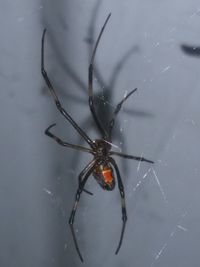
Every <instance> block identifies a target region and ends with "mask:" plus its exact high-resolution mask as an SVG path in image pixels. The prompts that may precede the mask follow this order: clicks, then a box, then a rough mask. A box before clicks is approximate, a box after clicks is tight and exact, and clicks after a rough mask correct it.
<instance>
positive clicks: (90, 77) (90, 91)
mask: <svg viewBox="0 0 200 267" xmlns="http://www.w3.org/2000/svg"><path fill="white" fill-rule="evenodd" d="M110 16H111V13H110V14H109V15H108V17H107V18H106V21H105V22H104V25H103V27H102V29H101V31H100V33H99V36H98V38H97V41H96V43H95V47H94V50H93V53H92V57H91V61H90V65H89V69H88V94H89V107H90V111H91V113H92V116H93V118H94V121H95V123H96V125H97V128H98V129H99V131H100V133H101V134H102V137H103V138H105V139H107V137H108V134H107V132H106V130H105V129H104V128H103V126H102V124H101V122H100V121H99V118H98V117H97V114H96V110H95V106H94V97H93V64H94V57H95V54H96V50H97V47H98V44H99V41H100V39H101V36H102V34H103V31H104V29H105V27H106V24H107V22H108V20H109V18H110Z"/></svg>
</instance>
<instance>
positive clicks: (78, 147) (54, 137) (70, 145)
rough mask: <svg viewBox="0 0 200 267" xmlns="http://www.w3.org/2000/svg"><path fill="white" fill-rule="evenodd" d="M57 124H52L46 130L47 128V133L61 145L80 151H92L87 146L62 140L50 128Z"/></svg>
mask: <svg viewBox="0 0 200 267" xmlns="http://www.w3.org/2000/svg"><path fill="white" fill-rule="evenodd" d="M55 125H56V123H54V124H52V125H50V126H49V127H48V128H47V129H46V130H45V134H46V135H48V136H49V137H51V138H52V139H54V140H55V141H56V142H57V143H58V144H59V145H61V146H66V147H70V148H73V149H76V150H80V151H84V152H88V153H92V150H91V149H89V148H86V147H82V146H78V145H73V144H70V143H67V142H64V141H62V140H61V139H60V138H59V137H57V136H56V135H54V134H52V133H51V132H50V131H49V130H50V129H51V128H52V127H54V126H55Z"/></svg>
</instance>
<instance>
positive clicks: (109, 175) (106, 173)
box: [93, 162, 115, 191]
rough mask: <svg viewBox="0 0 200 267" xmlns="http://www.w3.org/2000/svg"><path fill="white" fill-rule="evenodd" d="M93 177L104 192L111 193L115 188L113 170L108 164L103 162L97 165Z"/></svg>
mask: <svg viewBox="0 0 200 267" xmlns="http://www.w3.org/2000/svg"><path fill="white" fill-rule="evenodd" d="M93 176H94V178H95V179H96V181H97V182H98V184H99V185H100V186H101V187H102V188H103V189H104V190H107V191H112V190H113V189H114V188H115V178H114V174H113V169H112V167H111V166H110V164H109V163H107V162H105V163H101V164H100V165H98V166H97V167H96V168H95V170H94V172H93Z"/></svg>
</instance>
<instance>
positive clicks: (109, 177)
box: [102, 170, 113, 183]
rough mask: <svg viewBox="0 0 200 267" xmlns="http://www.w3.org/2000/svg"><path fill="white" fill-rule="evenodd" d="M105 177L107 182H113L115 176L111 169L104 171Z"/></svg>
mask: <svg viewBox="0 0 200 267" xmlns="http://www.w3.org/2000/svg"><path fill="white" fill-rule="evenodd" d="M102 174H103V177H104V179H105V182H106V183H112V181H113V176H112V172H111V170H104V171H102Z"/></svg>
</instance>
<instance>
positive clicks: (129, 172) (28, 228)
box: [0, 0, 200, 267]
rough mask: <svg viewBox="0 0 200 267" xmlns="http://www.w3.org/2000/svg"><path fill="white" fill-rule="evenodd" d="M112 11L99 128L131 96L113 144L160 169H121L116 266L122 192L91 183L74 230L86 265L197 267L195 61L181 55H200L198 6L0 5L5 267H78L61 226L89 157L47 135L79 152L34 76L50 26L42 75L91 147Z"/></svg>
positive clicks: (122, 163)
mask: <svg viewBox="0 0 200 267" xmlns="http://www.w3.org/2000/svg"><path fill="white" fill-rule="evenodd" d="M109 12H112V16H111V19H110V21H109V23H108V25H107V27H106V30H105V33H104V34H103V37H102V40H101V43H100V45H99V48H98V52H97V56H96V58H95V66H96V70H97V78H96V79H95V81H94V87H95V92H97V93H98V95H97V97H96V99H97V104H98V102H99V105H98V106H99V108H98V110H99V111H100V113H101V114H103V116H102V120H103V121H104V122H106V119H107V118H108V117H109V115H110V114H111V113H110V112H111V111H113V106H114V105H115V104H117V102H119V101H120V100H121V99H122V98H123V96H124V94H126V93H127V92H129V91H130V90H132V89H133V88H135V87H137V88H138V91H137V93H135V94H134V95H133V96H132V97H131V98H130V99H129V100H128V101H127V102H126V104H125V106H124V109H123V111H122V112H121V113H120V115H119V116H118V118H117V119H118V122H117V124H116V127H115V138H114V139H113V143H114V145H116V146H118V148H117V151H118V149H119V148H120V149H122V150H123V151H124V152H127V153H130V154H134V155H138V156H140V155H143V156H145V157H147V158H150V159H153V160H154V161H155V164H154V165H153V166H150V164H146V163H141V164H138V162H133V161H131V160H129V161H128V160H121V159H119V158H118V159H117V162H118V164H119V167H120V170H121V174H122V176H123V181H124V186H125V191H126V202H127V211H128V223H127V228H126V232H125V236H124V241H123V245H122V248H121V250H120V252H119V254H118V256H115V255H114V251H115V249H116V247H117V242H118V240H119V236H120V230H121V207H120V197H119V192H118V190H117V187H116V190H115V191H113V192H104V191H102V189H101V188H99V186H98V185H97V184H96V182H95V181H94V179H93V178H91V179H90V180H89V182H88V185H87V188H88V189H90V190H91V191H92V192H93V193H94V196H93V197H91V196H89V195H87V194H83V195H82V197H81V201H80V205H79V209H78V212H77V217H76V221H75V229H76V231H77V237H78V240H79V245H80V249H81V251H82V253H83V257H84V260H85V266H101V267H103V266H105V267H107V266H109V267H111V266H115V267H117V266H124V267H132V266H137V267H140V266H141V267H142V266H145V267H146V266H149V267H153V266H155V267H158V266H162V267H165V266H166V267H168V266H171V267H172V266H176V267H177V266H181V267H184V266H193V267H195V266H199V247H200V230H199V229H200V228H199V219H200V213H199V195H200V194H199V185H200V182H199V179H200V167H199V148H200V147H199V132H200V128H199V123H200V122H199V99H200V78H199V74H200V60H199V58H195V57H189V56H187V55H185V54H184V53H183V51H182V50H181V48H180V45H181V44H182V43H187V44H191V45H198V44H200V17H199V16H200V6H199V1H197V0H191V1H185V2H184V3H183V1H181V0H173V1H172V0H169V1H156V0H150V1H149V0H145V1H136V0H134V1H133V0H124V1H114V0H106V1H105V0H104V1H91V0H87V1H86V0H85V1H83V0H75V1H67V0H65V1H64V0H60V1H53V0H49V1H47V0H46V1H39V0H35V1H30V0H29V1H27V0H26V1H25V0H20V1H19V0H16V1H8V0H2V1H1V3H0V25H1V26H0V84H1V86H0V88H1V94H0V100H1V104H0V118H1V120H0V122H1V131H0V143H1V144H0V148H1V153H0V170H1V179H0V266H1V267H14V266H16V267H19V266H21V267H23V266H29V267H32V266H33V267H36V266H37V267H42V266H48V267H54V266H61V267H63V266H82V264H81V262H80V260H79V258H78V256H77V254H76V251H75V248H74V244H73V241H72V236H71V233H70V230H69V226H68V217H69V214H70V210H71V208H72V205H73V202H74V195H75V192H76V188H77V175H78V174H79V172H80V171H81V170H82V169H83V167H84V166H85V164H86V163H87V162H88V161H89V160H90V158H91V157H90V156H88V155H86V154H85V153H81V152H77V151H71V150H69V149H65V148H63V147H61V146H59V145H57V144H56V143H55V142H54V141H53V140H51V139H50V138H48V137H46V136H45V135H44V130H45V129H46V127H47V126H48V125H49V124H51V123H54V122H56V123H57V126H56V127H55V129H54V132H55V133H56V134H57V135H58V136H60V137H62V138H63V139H64V140H66V141H69V142H72V143H77V144H83V141H82V140H81V138H80V137H79V136H78V134H77V133H76V131H75V130H74V129H73V128H72V127H71V126H70V125H69V123H68V122H66V121H65V120H64V119H63V118H62V116H61V115H60V114H59V112H58V111H57V110H56V107H55V105H54V102H53V101H52V98H51V96H50V95H49V93H48V90H47V88H46V85H45V83H44V81H43V79H42V77H41V74H40V49H41V35H42V31H43V29H44V28H45V27H46V28H47V36H46V42H45V44H46V46H45V59H46V68H47V70H48V73H49V76H50V77H51V80H52V81H53V84H54V86H55V88H56V91H57V93H58V95H59V97H60V99H61V101H62V103H63V105H64V106H65V108H66V109H67V110H68V111H69V113H70V114H71V115H72V116H73V118H74V119H75V120H76V121H77V122H78V123H79V124H80V125H81V126H82V127H83V128H84V129H85V130H86V131H87V133H88V134H89V135H90V136H91V138H93V139H95V138H97V137H98V133H97V132H96V131H95V126H94V124H93V121H92V118H91V115H90V112H89V108H88V105H87V68H88V63H89V59H90V56H91V53H92V47H93V41H94V40H95V38H96V37H97V35H98V33H99V30H100V28H101V26H102V25H103V23H104V21H105V18H106V16H107V15H108V13H109ZM102 77H103V78H102ZM102 99H103V100H102ZM103 112H105V113H103ZM84 145H85V144H84Z"/></svg>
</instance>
